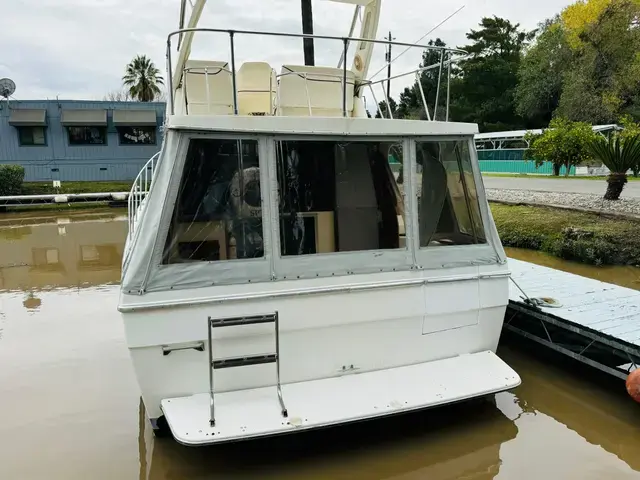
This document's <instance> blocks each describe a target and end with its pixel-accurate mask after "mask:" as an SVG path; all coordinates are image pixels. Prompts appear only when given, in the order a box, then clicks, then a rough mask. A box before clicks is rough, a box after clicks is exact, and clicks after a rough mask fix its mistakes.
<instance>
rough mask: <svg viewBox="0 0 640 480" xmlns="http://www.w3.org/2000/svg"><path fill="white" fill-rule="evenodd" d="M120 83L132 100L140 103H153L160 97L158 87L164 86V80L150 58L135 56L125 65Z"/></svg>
mask: <svg viewBox="0 0 640 480" xmlns="http://www.w3.org/2000/svg"><path fill="white" fill-rule="evenodd" d="M122 83H123V85H124V86H125V87H126V88H128V90H129V95H130V96H131V97H132V98H134V99H136V100H138V101H140V102H153V101H154V100H155V99H156V98H157V97H159V96H160V95H161V91H160V87H159V85H164V79H163V78H162V76H161V75H160V70H158V69H157V68H156V66H155V64H154V63H153V62H152V61H151V59H150V58H148V57H147V56H146V55H137V56H136V57H135V58H134V59H133V60H132V61H131V62H130V63H129V64H127V67H126V71H125V75H124V76H123V77H122Z"/></svg>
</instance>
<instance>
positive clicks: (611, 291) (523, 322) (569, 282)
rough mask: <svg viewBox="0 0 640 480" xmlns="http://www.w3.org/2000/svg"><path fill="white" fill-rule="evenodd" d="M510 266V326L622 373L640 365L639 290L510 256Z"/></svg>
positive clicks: (610, 370) (537, 339)
mask: <svg viewBox="0 0 640 480" xmlns="http://www.w3.org/2000/svg"><path fill="white" fill-rule="evenodd" d="M509 267H510V269H511V278H512V279H513V280H514V281H515V283H514V282H511V284H510V286H509V288H510V293H509V297H510V305H509V308H508V310H507V316H506V318H505V325H504V328H505V329H506V330H508V331H510V332H513V333H516V334H518V335H521V336H524V337H526V338H528V339H530V340H533V341H535V342H537V343H539V344H542V345H544V346H547V347H549V348H552V349H553V350H556V351H558V352H560V353H564V354H566V355H568V356H570V357H572V358H574V359H576V360H579V361H581V362H583V363H586V364H588V365H591V366H592V367H595V368H598V369H599V370H602V371H604V372H607V373H610V374H612V375H614V376H616V377H619V378H623V379H624V378H626V377H627V375H628V374H629V372H630V371H632V370H634V369H635V368H636V365H640V291H637V290H633V289H630V288H624V287H620V286H617V285H612V284H609V283H604V282H601V281H598V280H593V279H590V278H586V277H582V276H579V275H575V274H572V273H568V272H563V271H560V270H555V269H552V268H548V267H543V266H540V265H535V264H532V263H528V262H523V261H520V260H515V259H511V258H510V259H509ZM516 284H517V285H516ZM518 287H520V288H518ZM520 289H522V291H524V294H523V292H522V291H521V290H520ZM527 297H528V298H530V299H546V300H548V303H547V304H543V305H539V306H538V307H537V308H536V307H534V306H532V305H530V304H529V303H528V302H527V301H526V299H527ZM549 305H554V306H549Z"/></svg>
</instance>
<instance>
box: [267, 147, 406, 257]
mask: <svg viewBox="0 0 640 480" xmlns="http://www.w3.org/2000/svg"><path fill="white" fill-rule="evenodd" d="M276 152H277V153H276V159H277V160H276V161H277V175H278V194H279V200H278V201H279V227H280V253H281V255H282V256H295V255H312V254H321V253H325V254H326V253H334V252H361V251H371V250H393V249H400V248H406V245H405V239H404V224H405V222H404V218H405V214H404V203H403V198H402V195H401V193H400V189H399V187H398V185H397V183H396V179H395V176H394V174H393V172H392V170H391V168H390V166H389V161H388V158H389V154H390V153H391V152H395V153H396V154H398V155H401V152H402V144H398V143H393V142H378V141H352V140H348V141H347V140H345V141H279V142H277V148H276Z"/></svg>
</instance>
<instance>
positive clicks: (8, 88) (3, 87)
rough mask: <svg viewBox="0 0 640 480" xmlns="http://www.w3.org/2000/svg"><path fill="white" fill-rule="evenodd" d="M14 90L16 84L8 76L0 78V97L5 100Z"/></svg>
mask: <svg viewBox="0 0 640 480" xmlns="http://www.w3.org/2000/svg"><path fill="white" fill-rule="evenodd" d="M15 91H16V84H15V82H14V81H13V80H11V79H10V78H0V97H4V98H6V99H7V100H8V99H9V97H10V96H11V95H13V93H14V92H15Z"/></svg>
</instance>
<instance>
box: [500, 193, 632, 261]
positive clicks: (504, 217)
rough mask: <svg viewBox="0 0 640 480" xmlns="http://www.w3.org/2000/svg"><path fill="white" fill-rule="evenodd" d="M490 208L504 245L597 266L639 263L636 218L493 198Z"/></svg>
mask: <svg viewBox="0 0 640 480" xmlns="http://www.w3.org/2000/svg"><path fill="white" fill-rule="evenodd" d="M490 208H491V211H492V213H493V217H494V220H495V223H496V227H497V229H498V233H499V234H500V238H501V240H502V244H503V245H504V246H505V247H515V248H525V249H528V250H536V251H541V252H545V253H548V254H551V255H553V256H555V257H558V258H561V259H564V260H572V261H577V262H581V263H586V264H590V265H597V266H598V265H632V266H640V222H638V220H637V219H634V218H622V217H610V216H604V215H599V214H597V213H590V212H580V211H574V210H568V209H558V208H554V207H550V206H531V205H507V204H504V203H497V202H493V201H490Z"/></svg>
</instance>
